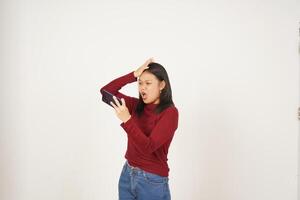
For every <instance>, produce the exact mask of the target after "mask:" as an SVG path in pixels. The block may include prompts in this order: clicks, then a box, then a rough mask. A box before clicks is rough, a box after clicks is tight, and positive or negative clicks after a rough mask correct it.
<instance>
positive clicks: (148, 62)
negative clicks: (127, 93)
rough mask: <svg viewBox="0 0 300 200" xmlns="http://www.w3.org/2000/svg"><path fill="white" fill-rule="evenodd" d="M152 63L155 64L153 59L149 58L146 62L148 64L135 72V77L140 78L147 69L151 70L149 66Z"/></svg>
mask: <svg viewBox="0 0 300 200" xmlns="http://www.w3.org/2000/svg"><path fill="white" fill-rule="evenodd" d="M152 62H154V59H153V58H149V59H148V60H146V62H145V63H144V64H143V65H142V66H140V67H139V68H138V69H137V70H135V71H134V77H136V78H137V77H139V76H140V75H141V74H142V73H143V71H144V70H145V69H148V68H149V67H148V65H149V64H150V63H152Z"/></svg>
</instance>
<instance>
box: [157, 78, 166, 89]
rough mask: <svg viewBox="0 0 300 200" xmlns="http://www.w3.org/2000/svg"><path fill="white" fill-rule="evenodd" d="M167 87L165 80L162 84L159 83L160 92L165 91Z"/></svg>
mask: <svg viewBox="0 0 300 200" xmlns="http://www.w3.org/2000/svg"><path fill="white" fill-rule="evenodd" d="M165 86H166V82H165V80H163V81H161V82H160V83H159V89H160V90H162V89H164V88H165Z"/></svg>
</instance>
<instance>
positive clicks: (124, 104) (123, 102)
mask: <svg viewBox="0 0 300 200" xmlns="http://www.w3.org/2000/svg"><path fill="white" fill-rule="evenodd" d="M121 101H122V106H126V102H125V100H124V98H122V99H121Z"/></svg>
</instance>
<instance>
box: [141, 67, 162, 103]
mask: <svg viewBox="0 0 300 200" xmlns="http://www.w3.org/2000/svg"><path fill="white" fill-rule="evenodd" d="M138 87H139V93H140V95H141V97H142V99H143V101H144V103H145V104H149V103H154V104H158V103H159V100H160V99H159V97H160V90H162V89H163V88H164V87H165V81H159V80H158V79H157V78H156V76H154V75H153V74H152V73H150V72H148V71H144V72H143V73H142V74H141V76H140V77H139V80H138Z"/></svg>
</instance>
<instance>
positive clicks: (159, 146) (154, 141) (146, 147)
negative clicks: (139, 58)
mask: <svg viewBox="0 0 300 200" xmlns="http://www.w3.org/2000/svg"><path fill="white" fill-rule="evenodd" d="M135 81H137V78H136V77H134V73H133V72H130V73H129V74H127V75H124V76H122V77H119V78H117V79H115V80H113V81H111V82H110V83H108V84H107V85H105V86H104V87H102V88H101V90H100V92H101V93H102V90H103V89H105V90H107V91H109V92H110V93H112V94H114V95H115V96H117V97H119V98H124V100H125V102H126V106H127V108H128V110H129V112H130V114H131V118H130V119H129V120H128V121H127V122H125V123H121V124H120V126H121V127H122V128H123V129H124V130H125V132H126V133H127V138H128V143H127V151H126V154H125V158H126V159H127V160H128V162H129V164H130V165H131V166H134V167H139V168H141V169H143V170H145V171H147V172H150V173H155V174H158V175H160V176H169V167H168V163H167V161H168V158H167V155H168V149H169V146H170V143H171V141H172V138H173V136H174V133H175V130H176V129H177V126H178V110H177V108H176V107H175V106H171V107H168V108H166V109H165V110H164V111H162V112H161V113H159V114H156V113H155V112H154V109H155V107H156V106H157V104H154V103H152V104H146V105H145V107H144V111H143V114H142V115H141V116H140V117H138V116H137V115H136V113H135V108H136V106H137V103H138V99H137V98H135V97H130V96H127V95H124V94H122V93H120V92H119V90H120V89H121V88H122V87H123V86H125V85H126V84H128V83H132V82H135Z"/></svg>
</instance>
